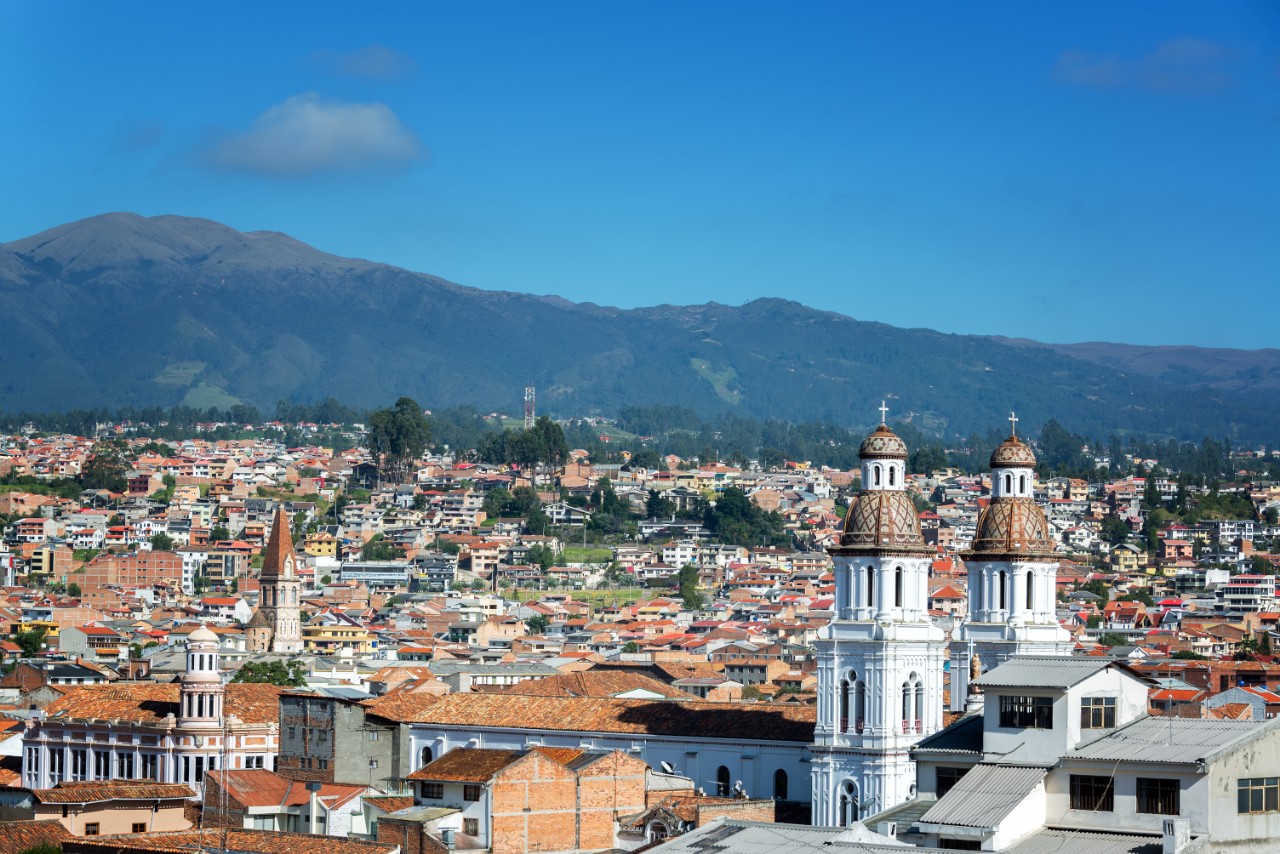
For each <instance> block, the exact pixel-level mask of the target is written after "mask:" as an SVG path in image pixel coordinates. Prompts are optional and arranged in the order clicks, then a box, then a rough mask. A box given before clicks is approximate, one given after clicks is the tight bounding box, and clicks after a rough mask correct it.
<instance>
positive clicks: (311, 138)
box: [210, 92, 422, 176]
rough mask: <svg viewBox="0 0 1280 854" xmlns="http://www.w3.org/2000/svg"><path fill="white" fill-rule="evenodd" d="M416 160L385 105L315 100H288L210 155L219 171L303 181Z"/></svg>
mask: <svg viewBox="0 0 1280 854" xmlns="http://www.w3.org/2000/svg"><path fill="white" fill-rule="evenodd" d="M421 154H422V144H421V143H420V142H419V140H418V137H417V135H416V134H414V133H413V131H411V130H409V129H408V128H407V127H405V126H404V125H403V124H401V122H400V120H399V119H398V118H397V117H396V114H395V113H393V112H392V111H391V108H390V107H388V106H387V105H386V104H348V103H341V102H337V101H324V100H321V98H320V96H319V95H316V94H315V93H314V92H309V93H306V94H302V95H294V96H293V97H292V98H289V99H288V100H286V101H285V102H284V103H282V104H277V105H276V106H274V107H271V108H270V109H269V110H267V111H266V112H264V113H263V114H262V115H261V116H259V117H258V118H257V119H255V120H254V123H253V126H252V127H251V128H249V129H248V130H247V131H245V132H243V133H240V134H235V135H232V136H229V137H227V138H226V139H224V140H222V142H221V143H219V144H218V145H217V146H216V147H215V149H214V150H213V152H212V153H211V155H210V160H211V161H212V163H213V164H214V165H215V166H218V167H220V168H223V169H229V170H235V171H244V172H258V173H262V174H267V175H279V176H305V175H313V174H316V173H319V172H351V171H358V170H362V169H369V168H376V167H387V166H393V167H394V166H401V165H404V164H406V163H408V162H410V161H412V160H415V159H417V158H418V157H419V156H421Z"/></svg>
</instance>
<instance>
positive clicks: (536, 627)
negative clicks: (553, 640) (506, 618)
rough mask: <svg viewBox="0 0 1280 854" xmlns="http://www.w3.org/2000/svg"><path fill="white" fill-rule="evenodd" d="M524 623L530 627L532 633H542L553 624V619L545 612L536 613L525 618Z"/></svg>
mask: <svg viewBox="0 0 1280 854" xmlns="http://www.w3.org/2000/svg"><path fill="white" fill-rule="evenodd" d="M524 624H525V626H526V627H527V628H528V629H529V633H530V634H534V635H540V634H543V633H545V632H546V631H547V626H549V625H551V621H550V620H548V619H547V617H546V615H545V614H534V615H533V616H532V617H530V618H529V619H527V620H525V621H524Z"/></svg>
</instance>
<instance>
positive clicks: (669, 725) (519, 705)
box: [410, 694, 817, 744]
mask: <svg viewBox="0 0 1280 854" xmlns="http://www.w3.org/2000/svg"><path fill="white" fill-rule="evenodd" d="M816 713H817V710H816V709H815V708H814V707H812V706H792V705H788V706H786V707H779V706H770V705H765V704H743V703H703V702H695V701H686V702H675V701H671V700H614V699H600V698H595V697H536V698H535V697H526V696H520V695H510V694H449V695H446V696H444V697H441V698H440V699H439V700H438V701H437V702H435V703H432V704H431V705H428V706H426V707H425V708H423V709H422V711H421V712H419V713H418V714H417V715H415V716H414V717H412V718H410V720H411V721H413V722H416V723H430V724H444V725H451V726H464V727H473V726H482V727H509V728H521V729H542V730H552V731H567V732H625V733H643V734H650V735H675V736H713V737H719V738H735V739H744V740H749V741H796V742H802V743H804V744H808V743H810V742H812V741H813V727H814V721H815V720H816V717H817V715H816Z"/></svg>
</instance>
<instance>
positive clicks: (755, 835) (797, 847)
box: [650, 819, 941, 854]
mask: <svg viewBox="0 0 1280 854" xmlns="http://www.w3.org/2000/svg"><path fill="white" fill-rule="evenodd" d="M859 835H863V838H867V837H873V836H874V834H872V833H870V832H869V831H867V830H866V829H863V828H861V827H860V826H859V825H856V824H855V825H854V827H853V828H845V827H807V826H805V825H799V824H765V823H763V822H752V821H733V820H729V819H717V820H715V821H713V822H711V823H709V824H705V825H703V826H702V827H699V828H698V829H697V830H694V831H691V832H689V833H685V834H683V835H681V836H676V837H673V838H671V839H668V840H666V841H665V842H662V843H660V844H659V845H658V846H657V847H655V848H653V849H650V850H652V851H654V852H657V853H658V854H723V852H725V851H732V852H734V854H830V852H831V851H832V850H833V849H838V850H839V851H841V852H842V854H903V852H916V854H924V852H939V851H940V850H941V849H937V848H910V847H904V846H903V845H901V844H900V843H898V844H892V843H891V844H884V843H877V842H872V841H866V842H862V841H859V840H858V837H859ZM880 838H883V837H880Z"/></svg>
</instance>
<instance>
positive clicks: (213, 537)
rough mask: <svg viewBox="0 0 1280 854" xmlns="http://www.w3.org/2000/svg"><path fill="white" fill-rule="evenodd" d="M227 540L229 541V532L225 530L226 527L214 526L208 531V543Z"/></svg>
mask: <svg viewBox="0 0 1280 854" xmlns="http://www.w3.org/2000/svg"><path fill="white" fill-rule="evenodd" d="M229 539H231V532H230V531H229V530H227V526H226V525H214V526H213V527H212V528H210V529H209V542H211V543H216V542H220V541H222V540H229Z"/></svg>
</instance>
